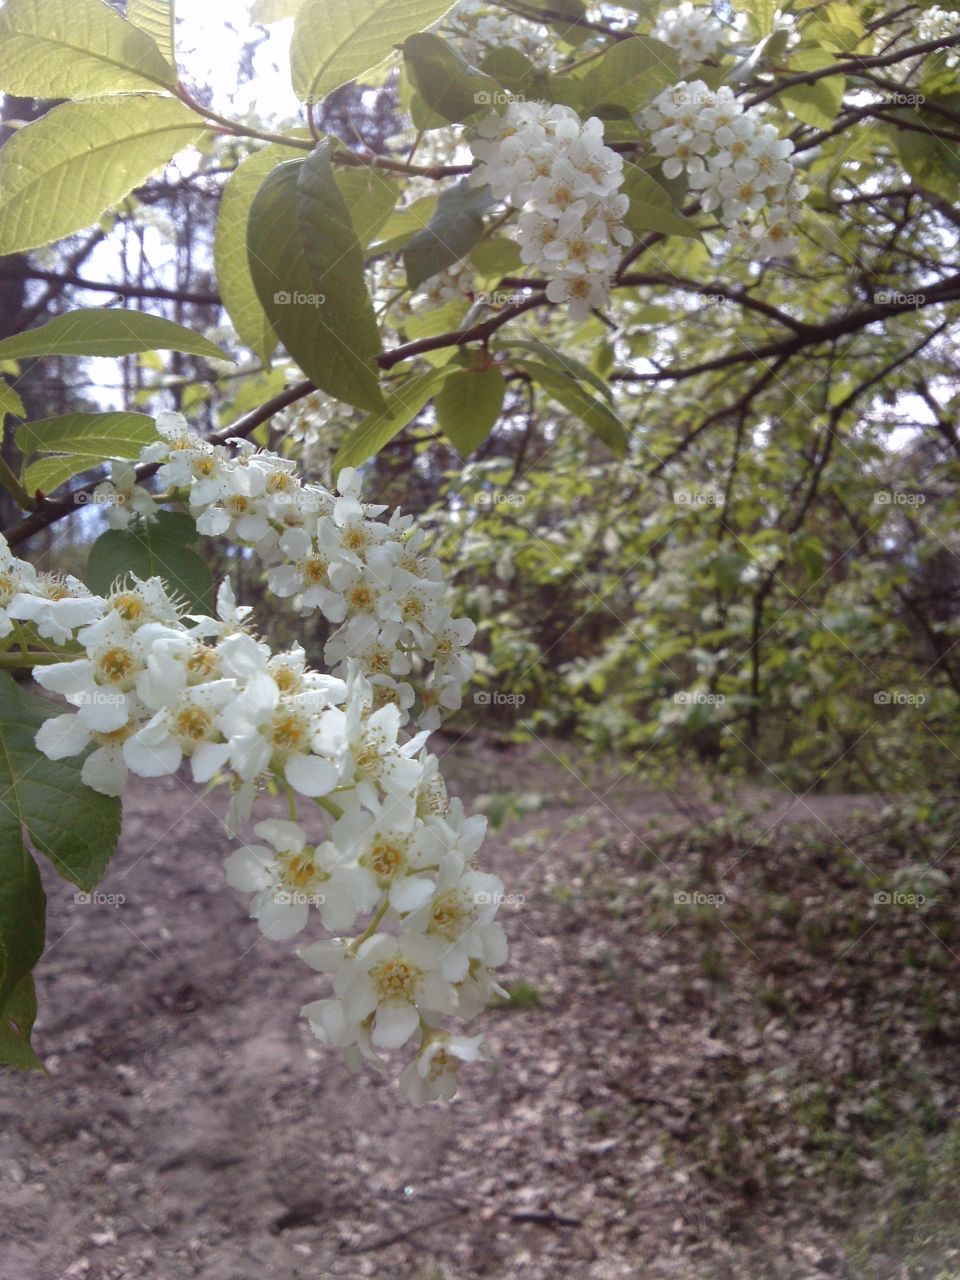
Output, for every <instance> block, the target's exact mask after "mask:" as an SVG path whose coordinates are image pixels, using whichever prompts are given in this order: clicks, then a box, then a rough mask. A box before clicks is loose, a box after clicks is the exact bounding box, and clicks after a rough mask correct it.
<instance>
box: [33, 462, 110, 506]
mask: <svg viewBox="0 0 960 1280" xmlns="http://www.w3.org/2000/svg"><path fill="white" fill-rule="evenodd" d="M103 461H104V459H103V455H102V454H96V453H68V454H64V453H56V454H51V456H50V457H49V458H41V459H40V460H39V462H33V463H31V464H30V466H29V467H27V468H26V469H25V470H24V473H23V487H24V488H25V489H26V491H27V493H29V494H31V495H32V496H36V495H38V494H44V495H46V494H51V493H53V492H54V490H55V489H59V488H60V486H61V485H62V484H66V483H67V481H68V480H72V479H73V477H74V476H79V475H83V473H84V472H85V471H95V470H96V469H97V468H98V467H102V466H103ZM85 498H86V495H84V499H83V500H85Z"/></svg>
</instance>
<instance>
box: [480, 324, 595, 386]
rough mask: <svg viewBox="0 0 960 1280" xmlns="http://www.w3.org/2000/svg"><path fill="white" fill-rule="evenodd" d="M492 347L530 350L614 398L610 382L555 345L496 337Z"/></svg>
mask: <svg viewBox="0 0 960 1280" xmlns="http://www.w3.org/2000/svg"><path fill="white" fill-rule="evenodd" d="M490 347H491V349H492V350H493V351H509V350H510V349H511V348H512V347H517V348H519V350H521V351H529V352H531V354H533V355H535V356H539V358H540V359H541V360H542V361H543V363H544V364H548V365H550V366H551V368H554V369H558V370H559V371H560V372H561V373H568V374H569V375H570V376H571V377H572V378H579V379H580V380H581V382H588V383H589V384H590V386H592V387H593V388H594V390H596V391H599V393H600V395H602V396H603V397H604V398H605V399H607V400H612V399H613V396H612V393H611V391H610V387H609V384H608V383H606V382H605V381H604V380H603V378H600V377H598V376H597V375H596V374H595V373H594V372H593V370H592V369H590V368H588V367H587V365H585V364H584V363H583V361H582V360H578V359H577V358H576V356H571V355H568V354H567V352H566V351H557V349H556V348H555V347H549V346H547V344H546V343H545V342H540V341H539V340H538V339H536V338H495V339H494V341H493V342H491V343H490Z"/></svg>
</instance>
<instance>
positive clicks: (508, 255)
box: [470, 236, 523, 280]
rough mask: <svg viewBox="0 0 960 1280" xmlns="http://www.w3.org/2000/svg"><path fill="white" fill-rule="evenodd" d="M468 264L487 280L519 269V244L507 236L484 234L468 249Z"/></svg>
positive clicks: (521, 266)
mask: <svg viewBox="0 0 960 1280" xmlns="http://www.w3.org/2000/svg"><path fill="white" fill-rule="evenodd" d="M470 265H471V266H472V267H473V269H474V271H476V273H477V275H478V276H481V277H485V278H487V279H489V280H493V279H499V278H500V277H501V276H506V275H509V274H510V273H511V272H514V271H521V270H522V269H523V259H522V258H521V257H520V246H519V245H518V244H517V242H516V240H511V239H509V238H508V237H507V236H485V237H484V238H483V239H482V240H481V241H480V242H479V243H478V244H476V245H474V247H473V248H472V249H471V250H470Z"/></svg>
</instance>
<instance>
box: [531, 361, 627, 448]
mask: <svg viewBox="0 0 960 1280" xmlns="http://www.w3.org/2000/svg"><path fill="white" fill-rule="evenodd" d="M514 364H515V365H516V367H517V368H518V369H523V370H524V371H525V372H526V373H528V374H529V375H530V377H531V378H532V379H533V380H534V382H535V383H536V384H537V385H538V386H539V387H542V388H543V390H544V391H546V393H547V395H548V396H549V397H550V398H551V400H554V401H555V402H556V403H557V404H559V405H560V406H561V408H564V409H566V410H567V412H568V413H572V414H573V415H574V417H576V418H579V419H580V421H581V422H583V423H584V424H585V425H586V426H587V427H589V429H590V430H591V431H592V432H593V434H594V435H595V436H596V437H597V439H598V440H602V441H603V443H604V444H605V445H606V446H607V448H608V449H609V450H610V452H611V453H613V454H614V455H615V456H616V457H618V458H624V457H625V456H626V452H627V437H626V434H625V432H624V430H623V424H622V423H621V421H620V419H619V418H618V417H617V416H616V414H615V413H614V412H613V410H612V409H611V408H610V406H609V405H606V404H604V402H603V401H602V400H601V399H599V398H598V397H597V396H595V395H592V394H591V393H590V392H589V391H587V389H586V388H585V387H583V386H581V385H580V383H579V382H578V381H577V380H576V378H574V377H572V376H571V375H570V374H568V373H563V372H562V371H561V370H559V369H555V368H553V367H552V366H551V365H547V364H538V363H537V362H536V361H534V360H517V361H514Z"/></svg>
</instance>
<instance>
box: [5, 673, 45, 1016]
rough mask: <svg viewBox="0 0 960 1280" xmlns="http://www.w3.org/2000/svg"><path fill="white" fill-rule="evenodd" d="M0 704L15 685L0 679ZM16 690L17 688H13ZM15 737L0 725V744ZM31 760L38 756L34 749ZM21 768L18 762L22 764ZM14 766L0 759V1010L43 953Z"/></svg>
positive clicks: (34, 875) (35, 875) (38, 893)
mask: <svg viewBox="0 0 960 1280" xmlns="http://www.w3.org/2000/svg"><path fill="white" fill-rule="evenodd" d="M0 679H2V681H3V685H2V686H0V699H2V695H3V691H4V690H5V689H6V687H7V682H9V684H13V681H12V680H11V679H10V677H9V676H8V675H7V674H6V673H3V674H2V676H0ZM14 688H16V686H14ZM11 731H13V732H14V733H15V732H16V726H10V725H7V724H3V725H0V742H3V741H5V739H6V737H7V735H8V734H9V733H10V732H11ZM33 755H34V758H35V757H36V756H37V755H38V752H37V749H36V747H33ZM21 764H22V762H21ZM13 768H14V765H13V763H12V762H11V761H9V760H6V759H0V788H2V792H3V802H2V804H0V1009H2V1008H5V1006H6V1005H7V1003H8V1001H9V1000H10V998H11V997H12V996H13V993H14V992H15V991H16V990H17V988H18V986H19V985H20V983H21V982H22V981H23V979H24V978H25V977H26V976H27V974H28V973H29V972H30V970H31V969H32V968H33V967H34V965H35V964H36V963H37V961H38V960H39V959H40V957H41V955H42V954H43V937H44V931H45V921H46V897H45V896H44V892H43V886H42V885H41V883H40V872H39V870H38V869H37V864H36V863H35V862H34V860H33V858H31V856H30V854H29V853H28V852H27V850H26V849H25V848H24V846H23V839H22V836H21V821H20V816H19V814H18V812H17V807H16V796H15V795H14V793H13V791H12V786H13V782H12V779H13V773H12V770H13Z"/></svg>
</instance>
